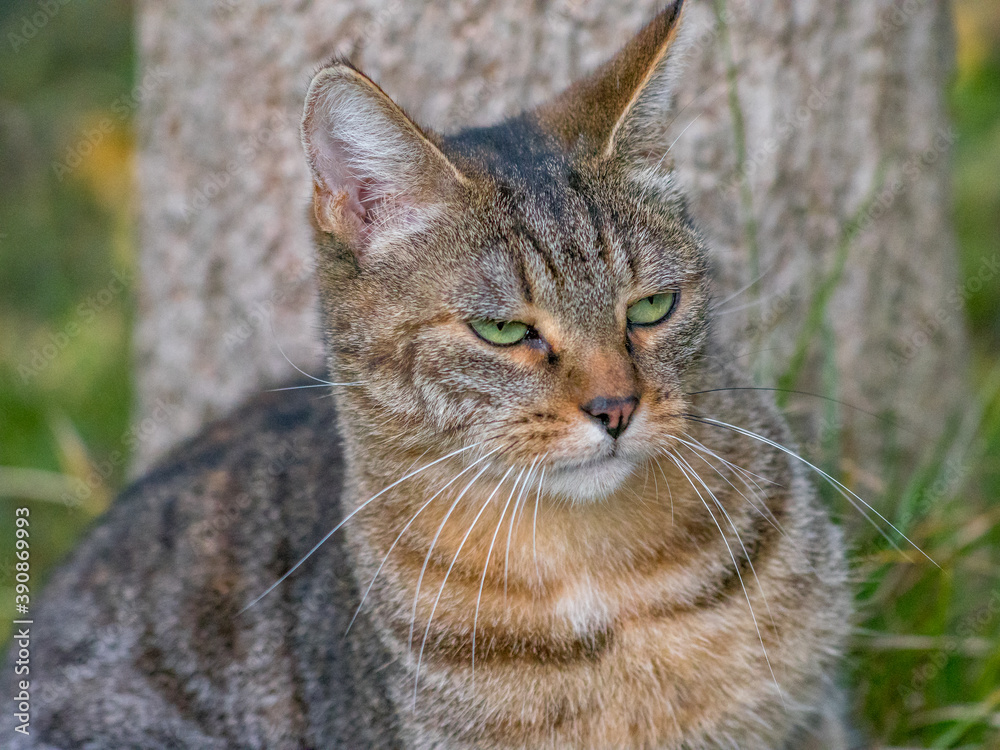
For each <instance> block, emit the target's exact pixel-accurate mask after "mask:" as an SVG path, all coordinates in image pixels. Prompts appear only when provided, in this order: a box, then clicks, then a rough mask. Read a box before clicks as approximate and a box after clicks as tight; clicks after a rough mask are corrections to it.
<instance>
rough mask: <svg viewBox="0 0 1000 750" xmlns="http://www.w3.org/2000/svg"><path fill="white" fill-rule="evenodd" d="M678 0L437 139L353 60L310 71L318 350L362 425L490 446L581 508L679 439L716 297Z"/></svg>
mask: <svg viewBox="0 0 1000 750" xmlns="http://www.w3.org/2000/svg"><path fill="white" fill-rule="evenodd" d="M680 6H681V3H680V2H675V3H673V4H672V5H671V6H670V7H668V8H667V9H666V10H664V11H663V12H662V13H661V14H660V15H659V16H657V17H656V18H655V19H654V20H653V21H652V22H651V23H650V24H649V25H648V26H647V27H646V28H645V29H644V30H643V31H642V32H641V33H640V34H639V35H638V36H637V37H636V38H635V39H633V40H632V42H630V43H629V44H628V45H627V46H626V47H625V48H624V49H623V50H622V52H620V53H619V55H618V56H617V57H615V58H614V59H613V60H611V61H610V62H609V63H608V64H606V65H605V66H604V67H602V68H601V69H599V70H598V71H597V72H596V73H595V74H593V75H592V76H591V77H589V78H587V79H585V80H583V81H580V82H578V83H577V84H575V85H574V86H572V87H571V88H569V89H568V90H567V91H565V92H564V93H563V94H561V95H560V96H558V97H556V98H555V99H554V100H553V101H552V102H550V103H548V104H546V105H544V106H542V107H540V108H538V109H537V110H534V111H532V112H528V113H526V114H523V115H520V116H518V117H516V118H514V119H512V120H508V121H506V122H504V123H501V124H500V125H497V126H494V127H489V128H481V129H473V130H467V131H463V132H460V133H458V134H456V135H454V136H450V137H446V138H440V137H437V136H435V135H433V134H430V133H428V132H426V131H424V130H421V129H420V128H419V127H418V126H417V125H416V124H414V123H413V122H412V121H411V120H410V119H409V118H408V117H407V116H406V115H405V114H404V112H403V111H402V110H401V109H400V108H399V107H398V106H397V105H396V104H395V103H393V102H392V101H391V100H390V99H389V98H388V96H386V95H385V94H384V93H383V92H382V91H381V89H379V88H378V86H376V85H375V84H374V83H372V81H370V80H369V79H368V78H366V77H365V76H364V75H363V74H361V73H360V72H358V71H357V70H356V69H354V68H353V67H351V66H350V65H349V64H347V63H344V62H335V63H333V64H331V65H330V66H328V67H326V68H324V69H323V70H321V71H320V72H319V73H318V74H317V75H316V77H315V78H314V80H313V82H312V85H311V87H310V89H309V94H308V98H307V101H306V107H305V115H304V118H303V141H304V145H305V149H306V153H307V157H308V160H309V164H310V166H311V168H312V173H313V179H314V186H315V193H314V214H315V225H316V229H317V232H318V237H319V251H318V264H319V276H320V290H321V295H322V299H323V305H324V312H325V317H326V324H327V327H328V330H327V340H328V349H329V352H330V357H331V367H332V371H333V373H334V374H335V376H336V377H337V378H338V379H340V380H348V381H356V382H359V383H360V385H359V386H357V387H355V388H352V389H351V390H350V392H349V394H348V395H346V396H345V398H346V399H347V400H348V403H350V405H351V407H352V408H351V412H352V413H351V414H350V415H349V416H348V418H349V419H351V420H357V421H358V422H359V424H358V427H360V428H361V429H363V430H364V432H365V434H369V435H377V436H379V437H382V438H385V439H386V440H387V441H389V442H390V443H391V442H392V441H393V440H395V439H402V440H406V441H408V442H409V443H410V445H411V447H415V448H419V449H428V448H434V447H437V448H440V449H442V450H444V449H445V448H448V449H452V450H453V449H455V448H456V447H460V446H471V445H473V444H477V443H480V441H484V442H482V445H481V446H480V447H479V448H477V449H476V452H477V453H479V455H482V453H484V452H487V451H489V450H493V449H499V450H497V452H496V453H494V454H493V457H492V458H491V459H490V460H494V461H495V464H496V468H495V470H497V471H504V470H506V468H509V467H510V466H522V467H523V466H528V465H531V464H532V462H536V466H538V465H544V466H545V469H546V475H545V485H546V488H547V489H548V490H549V491H550V492H555V493H558V494H561V495H563V496H566V497H569V498H572V499H575V500H587V499H592V498H598V497H602V496H604V495H606V494H607V493H609V492H611V491H613V490H614V489H615V488H616V487H618V486H619V485H620V484H621V483H622V482H623V481H624V479H625V478H626V477H628V476H629V475H630V474H631V473H632V472H633V471H634V470H635V468H636V467H637V466H639V465H641V464H642V463H643V462H645V461H647V460H648V459H649V457H651V456H653V455H656V454H657V452H658V451H659V450H660V449H661V448H662V447H663V446H664V444H665V442H666V441H667V440H668V439H669V436H670V435H671V434H677V432H678V431H679V430H680V429H682V419H681V418H680V417H679V416H678V415H679V414H680V413H683V412H684V411H685V397H684V389H685V382H686V374H687V373H688V371H689V369H690V368H691V366H692V364H693V362H694V361H695V360H696V358H697V357H698V354H699V352H700V350H701V347H702V345H703V341H704V338H705V333H706V325H707V323H706V313H707V306H708V300H707V281H706V263H705V257H704V251H703V248H702V246H701V243H700V240H699V238H698V236H697V234H696V233H695V232H694V230H693V229H692V228H691V226H690V224H689V222H688V220H687V217H686V214H685V211H684V207H683V203H682V201H681V200H680V198H679V196H678V194H677V192H676V189H675V186H674V182H673V175H672V171H671V164H670V162H669V155H668V153H667V151H668V146H669V143H668V142H667V141H666V138H665V130H666V126H667V125H668V124H669V109H668V108H669V81H670V77H671V74H672V73H673V72H674V68H675V67H676V65H677V61H676V57H677V45H676V44H675V43H674V40H675V36H676V32H677V27H678V21H679V17H680ZM365 448H366V449H374V450H379V446H365Z"/></svg>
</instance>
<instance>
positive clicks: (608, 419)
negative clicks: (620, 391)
mask: <svg viewBox="0 0 1000 750" xmlns="http://www.w3.org/2000/svg"><path fill="white" fill-rule="evenodd" d="M638 405H639V399H638V397H637V396H626V397H624V398H605V397H603V396H600V397H598V398H595V399H593V400H592V401H588V402H587V403H585V404H584V405H583V406H581V407H580V408H581V409H583V410H584V411H585V412H587V414H589V415H590V416H592V417H593V418H594V419H596V420H597V421H598V422H600V423H601V424H602V425H604V429H605V430H607V431H608V434H609V435H610V436H611V437H612V438H614V439H617V438H618V436H619V435H621V434H622V433H623V432H625V428H626V427H628V423H629V420H631V419H632V415H633V414H634V413H635V409H636V407H637V406H638Z"/></svg>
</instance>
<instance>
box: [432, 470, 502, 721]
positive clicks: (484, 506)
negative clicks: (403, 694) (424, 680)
mask: <svg viewBox="0 0 1000 750" xmlns="http://www.w3.org/2000/svg"><path fill="white" fill-rule="evenodd" d="M512 471H514V467H513V466H511V467H510V468H509V469H507V473H506V474H504V475H503V477H502V478H501V479H500V481H499V482H497V486H496V487H495V488H494V489H493V492H491V493H490V496H489V497H487V498H486V502H484V503H483V507H482V508H480V509H479V512H478V513H477V514H476V517H475V518H473V519H472V523H471V524H469V530H468V531H466V532H465V536H463V537H462V541H461V542H459V544H458V549H457V550H455V556H454V557H453V558H451V564H450V565H449V566H448V570H447V571H445V574H444V580H443V581H441V587H440V588H439V589H438V592H437V597H436V598H435V599H434V605H433V606H432V607H431V614H430V616H429V617H428V618H427V627H426V628H425V629H424V638H423V640H422V641H421V642H420V655H419V656H418V657H417V673H416V674H415V675H414V677H413V700H414V703H415V702H416V700H417V687H418V685H419V683H420V663H421V662H422V661H423V660H424V646H426V645H427V636H428V635H429V634H430V632H431V623H433V622H434V613H435V612H436V611H437V606H438V602H440V601H441V595H442V594H443V593H444V587H445V586H447V585H448V576H450V575H451V570H452V568H454V567H455V563H456V561H457V560H458V556H459V555H460V554H461V553H462V547H464V546H465V543H466V541H468V539H469V535H470V534H472V530H473V529H474V528H475V526H476V522H477V521H478V520H479V519H480V517H481V516H482V515H483V513H484V512H485V511H486V508H487V506H488V505H489V504H490V500H492V499H493V496H494V495H496V494H497V492H499V491H500V487H501V486H502V485H503V483H504V482H505V481H507V477H509V476H510V473H511V472H512ZM473 627H475V625H473ZM473 632H474V631H473Z"/></svg>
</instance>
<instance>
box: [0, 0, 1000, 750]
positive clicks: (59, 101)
mask: <svg viewBox="0 0 1000 750" xmlns="http://www.w3.org/2000/svg"><path fill="white" fill-rule="evenodd" d="M43 5H45V4H40V3H38V2H22V1H21V0H17V1H16V2H11V1H10V0H8V1H7V2H4V3H3V4H2V5H0V539H2V540H3V541H2V542H0V612H4V613H7V612H12V609H11V607H12V603H13V571H14V557H13V548H12V545H11V544H10V543H8V541H7V540H13V538H14V535H13V517H14V515H13V514H14V509H15V508H17V507H20V506H22V505H28V506H30V508H31V513H32V516H31V518H32V523H31V533H32V540H31V545H32V546H31V550H32V557H31V560H32V586H33V590H35V591H37V590H38V587H39V585H40V584H42V583H43V582H44V580H45V577H46V575H47V573H48V571H50V570H51V567H52V565H53V564H54V563H56V562H58V560H59V559H60V558H62V557H63V556H64V555H65V554H67V552H68V551H69V550H70V549H72V547H73V544H74V542H75V540H77V539H78V537H79V535H80V534H81V533H82V532H83V531H85V530H86V528H87V527H88V525H89V524H90V523H91V522H92V520H93V519H94V518H95V517H96V516H97V515H99V514H100V513H101V512H102V511H103V510H104V509H105V508H106V507H107V505H108V503H109V502H110V501H111V499H112V498H113V496H114V494H115V492H116V491H117V489H118V488H120V487H121V485H122V483H123V481H124V477H125V472H126V469H127V466H128V460H129V457H128V456H127V455H124V454H123V446H125V445H127V444H128V441H127V440H123V436H124V435H126V433H127V431H128V427H129V413H130V406H131V396H132V394H131V389H130V361H129V356H130V354H129V352H130V330H131V322H132V307H133V305H132V279H133V276H134V272H135V246H136V242H135V230H134V225H135V221H134V217H135V211H136V206H135V204H134V201H133V189H132V181H131V180H132V159H133V134H132V122H131V118H132V114H133V113H134V110H135V107H134V101H135V97H136V95H137V94H136V90H135V85H136V82H135V78H134V70H135V53H134V29H133V13H134V10H135V9H134V7H133V3H132V2H128V1H126V0H103V1H102V2H100V3H73V2H70V3H65V4H64V3H63V2H58V1H55V2H52V3H49V4H47V5H45V7H47V8H51V9H54V11H53V12H49V11H47V10H46V11H44V12H43V14H42V15H44V23H39V21H40V20H41V16H39V9H40V8H42V7H43ZM953 6H954V18H955V28H956V34H957V67H956V75H955V77H954V80H953V82H952V83H951V90H950V100H951V106H952V114H953V118H954V122H955V125H956V127H957V131H958V140H957V142H956V145H955V150H954V155H953V175H954V179H953V185H954V189H953V199H954V219H955V227H956V231H957V234H958V238H959V247H960V251H961V264H962V277H963V278H972V277H974V276H975V275H976V274H977V273H978V272H979V271H980V269H981V268H982V267H983V263H984V261H985V262H986V263H988V264H989V263H990V262H992V264H993V265H994V266H995V265H996V264H997V263H1000V3H997V2H995V0H958V1H957V2H955V3H953ZM976 286H978V288H976V289H973V288H972V286H970V287H969V291H970V293H971V294H970V296H969V297H968V299H967V301H966V314H967V318H968V326H969V329H970V331H971V332H972V336H973V340H974V343H975V349H976V370H977V372H976V383H977V386H978V390H977V391H975V392H972V393H970V394H969V399H970V403H971V402H974V401H978V402H980V405H979V408H978V409H976V410H975V414H976V415H977V416H976V418H975V423H974V424H969V425H967V426H966V429H965V431H964V432H962V433H961V434H960V435H959V438H958V439H961V440H963V441H965V442H966V443H969V446H968V447H969V450H967V451H965V452H964V455H965V458H964V459H963V463H962V465H958V466H956V465H954V463H953V462H949V459H948V455H949V454H948V452H947V451H941V452H940V455H939V456H938V457H937V458H936V459H935V460H934V461H932V462H931V463H929V464H928V465H927V466H926V467H924V469H923V470H922V471H921V472H918V476H915V477H914V478H913V479H912V481H911V483H910V486H909V487H908V488H907V490H906V493H905V494H904V497H903V500H902V501H901V502H892V503H888V502H887V503H883V504H882V505H879V502H878V499H877V498H876V499H873V504H875V505H876V506H877V507H880V508H891V509H892V513H891V514H889V515H890V520H893V521H894V523H897V525H899V526H901V527H902V528H903V530H904V531H906V532H907V533H908V535H910V536H911V538H913V539H914V540H915V541H916V542H917V543H918V544H920V546H921V547H923V548H924V549H925V550H927V551H928V552H929V553H930V554H931V555H932V556H933V557H934V558H935V559H936V560H937V561H938V562H940V563H941V565H942V569H941V570H933V571H930V572H928V571H926V570H924V569H923V568H921V569H919V570H912V569H910V567H908V566H906V565H901V564H898V562H899V560H898V556H896V557H894V555H895V553H894V552H893V551H892V550H888V551H887V550H886V549H884V546H883V545H880V544H878V543H877V542H876V541H875V539H877V537H876V536H875V535H874V534H873V533H872V532H871V531H870V530H867V531H866V530H864V529H862V530H861V531H860V532H859V533H858V536H860V538H859V539H857V540H856V542H855V544H854V548H853V550H852V559H853V561H854V570H855V575H856V578H857V583H858V591H859V594H858V597H859V611H860V616H859V618H858V633H857V637H856V638H855V641H854V643H853V648H852V654H851V660H850V669H851V675H850V677H849V682H850V684H852V685H860V686H861V688H860V690H859V691H858V695H857V711H858V714H859V716H860V720H861V722H862V723H863V725H864V727H865V731H866V732H868V733H869V735H870V736H871V737H873V738H874V739H875V740H876V741H877V742H879V743H881V745H883V746H886V747H899V748H902V747H941V748H957V747H989V748H1000V645H998V644H1000V638H998V636H1000V555H998V549H1000V503H997V502H996V501H997V499H998V498H1000V399H998V398H997V393H998V390H1000V388H998V386H1000V383H997V382H996V380H997V378H996V376H995V373H996V372H998V369H997V366H996V365H997V361H998V359H1000V357H998V354H1000V275H994V276H993V277H992V278H991V279H989V280H988V281H986V283H984V284H981V285H976ZM67 498H72V501H71V502H67V500H66V499H67ZM831 502H835V501H834V500H832V499H831ZM914 508H917V509H919V510H920V512H914ZM893 516H894V517H893ZM869 536H871V538H868V537H869ZM10 619H11V618H8V617H6V616H4V618H3V619H0V643H3V642H5V641H6V639H7V637H8V635H9V628H10Z"/></svg>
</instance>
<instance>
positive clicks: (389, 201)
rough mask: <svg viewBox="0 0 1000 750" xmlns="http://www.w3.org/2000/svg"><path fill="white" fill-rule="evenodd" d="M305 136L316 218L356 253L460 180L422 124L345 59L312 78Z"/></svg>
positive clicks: (424, 211)
mask: <svg viewBox="0 0 1000 750" xmlns="http://www.w3.org/2000/svg"><path fill="white" fill-rule="evenodd" d="M302 143H303V147H304V148H305V152H306V157H307V159H308V161H309V166H310V168H311V170H312V174H313V181H314V186H315V190H314V201H313V204H314V209H315V212H316V221H317V224H318V225H319V227H320V229H322V230H323V231H325V232H330V233H334V234H338V235H339V236H341V237H342V238H343V239H344V240H345V241H347V243H348V244H349V245H351V246H352V247H353V248H355V249H356V251H357V252H358V253H359V254H361V253H363V252H364V251H365V250H366V249H367V247H368V246H369V245H371V244H372V242H373V240H374V239H375V237H376V235H377V234H378V233H379V232H381V231H384V230H385V229H387V228H390V227H394V228H403V227H405V226H407V225H411V226H412V225H413V224H414V222H419V221H420V219H421V216H422V215H423V216H426V215H428V214H429V213H431V212H433V208H434V207H435V206H438V205H440V204H441V203H442V202H444V201H445V200H447V197H448V194H449V193H450V191H451V190H452V189H453V188H454V187H455V186H456V185H457V184H458V183H460V182H461V181H462V180H463V178H462V175H461V173H460V172H459V171H458V170H457V169H456V168H455V167H454V166H453V165H452V164H451V162H449V161H448V159H447V158H446V157H445V156H444V154H442V153H441V151H440V150H439V149H438V148H437V146H435V145H434V144H433V143H432V142H431V141H430V140H429V139H428V138H427V136H426V135H424V133H423V132H421V130H420V128H418V127H417V125H415V124H414V123H413V122H412V121H411V120H410V119H409V118H408V117H407V116H406V115H405V114H404V113H403V111H402V110H401V109H400V108H399V107H398V106H397V105H396V104H395V103H394V102H393V101H392V100H391V99H390V98H389V97H388V96H387V95H386V94H385V93H384V92H383V91H382V90H381V89H380V88H379V87H378V86H376V85H375V84H374V83H373V82H372V81H371V80H370V79H368V78H367V77H365V76H364V75H362V74H361V73H360V72H358V71H357V70H355V69H354V68H352V67H351V66H350V65H348V64H346V63H336V64H334V65H332V66H331V67H328V68H325V69H323V70H321V71H320V72H319V73H317V74H316V76H315V77H314V78H313V81H312V84H311V85H310V87H309V93H308V95H307V96H306V104H305V111H304V113H303V118H302Z"/></svg>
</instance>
